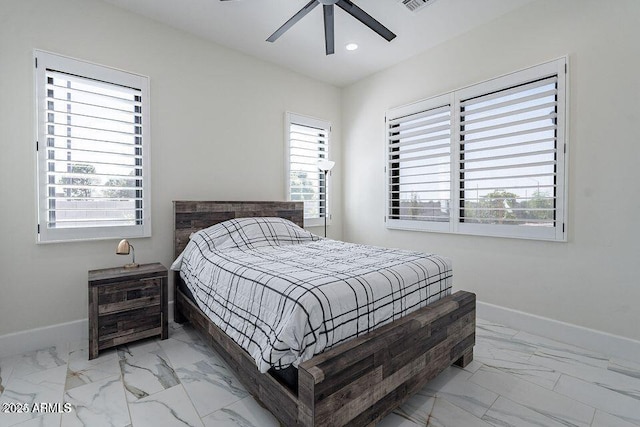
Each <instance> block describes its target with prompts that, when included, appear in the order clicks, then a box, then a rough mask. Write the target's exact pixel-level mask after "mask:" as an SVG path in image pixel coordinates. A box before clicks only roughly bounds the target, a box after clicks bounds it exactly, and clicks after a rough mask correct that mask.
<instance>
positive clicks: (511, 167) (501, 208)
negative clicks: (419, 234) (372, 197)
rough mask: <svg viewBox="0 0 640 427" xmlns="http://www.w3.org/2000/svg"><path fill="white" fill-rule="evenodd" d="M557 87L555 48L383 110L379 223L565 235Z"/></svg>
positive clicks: (562, 100) (562, 71) (561, 79)
mask: <svg viewBox="0 0 640 427" xmlns="http://www.w3.org/2000/svg"><path fill="white" fill-rule="evenodd" d="M566 87H567V86H566V59H565V58H561V59H558V60H556V61H552V62H549V63H545V64H541V65H538V66H535V67H531V68H529V69H526V70H523V71H519V72H516V73H512V74H509V75H506V76H504V77H499V78H496V79H492V80H489V81H486V82H483V83H480V84H477V85H473V86H469V87H466V88H464V89H460V90H458V91H454V92H451V93H450V94H447V95H444V96H440V97H437V98H432V99H429V100H425V101H421V102H418V103H415V104H411V105H407V106H404V107H399V108H397V109H394V110H391V111H390V112H388V117H387V127H388V129H387V132H388V135H387V139H388V143H387V156H388V159H387V177H388V180H389V181H388V187H387V188H388V194H389V196H388V204H387V207H386V208H387V211H388V214H387V218H388V221H387V226H388V227H389V228H404V229H425V230H434V231H444V232H452V233H465V234H479V235H489V236H501V237H520V238H532V239H544V240H559V241H563V240H566V172H565V168H566V142H565V124H566ZM447 96H448V97H449V99H450V100H451V101H450V102H449V104H446V103H445V101H446V97H447ZM389 114H390V116H389ZM439 119H440V121H438V120H439ZM451 123H453V125H452V126H451V132H447V125H450V124H451ZM447 142H449V143H450V144H451V145H450V149H448V148H447ZM447 173H450V177H451V178H452V179H451V181H447V179H446V176H447ZM447 193H448V195H447ZM447 196H448V197H447ZM447 221H448V223H446V222H447ZM426 223H429V224H427V225H425V224H426ZM434 223H437V224H434Z"/></svg>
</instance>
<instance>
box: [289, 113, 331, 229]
mask: <svg viewBox="0 0 640 427" xmlns="http://www.w3.org/2000/svg"><path fill="white" fill-rule="evenodd" d="M286 128H287V165H288V181H287V193H288V198H289V200H292V201H303V202H304V219H305V224H306V225H320V224H321V222H320V221H319V220H320V219H323V218H324V217H325V215H329V203H328V200H327V193H326V186H325V184H326V183H325V176H324V173H323V172H321V171H320V169H318V161H319V160H321V159H329V132H330V129H331V125H330V124H329V123H328V122H325V121H322V120H318V119H313V118H310V117H305V116H301V115H298V114H293V113H287V114H286ZM328 217H330V216H328Z"/></svg>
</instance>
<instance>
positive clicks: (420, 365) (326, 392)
mask: <svg viewBox="0 0 640 427" xmlns="http://www.w3.org/2000/svg"><path fill="white" fill-rule="evenodd" d="M176 276H177V275H176ZM178 280H179V279H178ZM175 304H176V314H177V313H180V316H181V317H183V318H184V319H185V320H188V321H190V322H191V323H192V325H193V326H194V327H195V328H196V329H198V330H200V331H201V332H202V333H203V336H204V337H205V338H206V339H207V341H209V343H210V344H211V345H212V346H213V347H214V349H215V350H216V351H218V353H220V355H221V356H222V357H223V359H224V360H225V361H226V362H227V363H228V364H229V366H230V367H231V369H232V370H233V371H234V372H235V374H236V375H237V377H238V379H239V380H240V381H241V382H242V383H243V385H244V386H245V387H246V388H247V390H249V392H250V393H251V394H252V395H253V396H254V397H255V398H256V399H258V400H259V401H260V402H261V403H262V404H263V405H264V406H265V407H266V408H267V409H268V410H269V411H271V413H273V414H274V415H275V416H276V417H277V418H278V419H279V420H280V422H282V423H283V425H286V426H325V425H327V426H342V425H347V424H348V425H350V426H364V425H370V424H374V423H376V422H378V421H380V420H381V419H382V418H384V416H385V415H387V414H388V413H389V412H391V411H392V410H393V409H395V408H397V407H398V406H399V405H400V404H402V402H404V401H405V400H406V399H407V398H408V397H410V396H411V395H412V394H414V393H415V392H416V391H418V390H420V389H421V388H422V387H423V386H424V385H425V384H426V383H427V382H428V381H429V380H431V379H433V378H434V377H436V376H437V375H438V374H439V373H440V372H442V370H444V369H445V368H447V367H448V366H450V365H452V364H457V365H459V366H462V367H464V366H466V365H467V364H468V363H470V362H471V360H472V359H473V345H474V344H475V323H476V322H475V319H476V317H475V316H476V296H475V294H473V293H470V292H465V291H458V292H456V293H455V294H452V295H449V296H447V297H445V298H443V299H441V300H440V301H437V302H435V303H433V304H430V305H429V306H427V307H424V308H422V309H420V310H418V311H416V312H414V313H411V314H410V315H408V316H406V317H404V318H402V319H400V320H397V321H395V322H393V323H390V324H388V325H385V326H383V327H382V328H379V329H376V330H375V331H373V332H370V333H368V334H366V335H364V336H361V337H357V338H355V339H353V340H351V341H348V342H346V343H344V344H341V345H339V346H337V347H335V348H333V349H330V350H328V351H326V352H324V353H321V354H319V355H316V356H315V357H313V358H312V359H310V360H308V361H306V362H303V363H301V364H300V366H298V392H297V394H296V393H295V392H294V391H292V390H290V389H289V388H287V387H286V386H284V385H283V384H281V383H280V382H278V380H276V379H275V378H274V377H272V376H271V375H269V374H262V373H260V372H259V371H258V370H257V368H256V366H255V362H254V361H253V359H252V358H251V357H250V356H249V354H248V353H247V352H246V351H244V350H243V349H242V348H241V347H239V346H238V345H237V344H236V343H235V342H234V341H233V340H232V339H231V338H229V337H228V336H227V335H226V334H225V333H224V332H223V331H222V330H220V329H219V328H218V327H217V326H216V325H215V324H213V322H211V320H209V319H208V318H207V317H206V316H205V315H204V313H203V312H202V311H201V310H200V309H199V308H198V307H197V306H196V305H195V304H194V303H193V302H192V301H190V300H189V298H187V297H186V296H185V295H184V294H182V292H179V291H178V292H176V302H175Z"/></svg>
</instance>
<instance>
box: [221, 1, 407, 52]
mask: <svg viewBox="0 0 640 427" xmlns="http://www.w3.org/2000/svg"><path fill="white" fill-rule="evenodd" d="M221 1H226V0H221ZM319 4H321V5H322V9H323V15H324V45H325V52H326V54H327V55H331V54H333V53H334V52H335V36H334V26H333V22H334V21H333V17H334V9H333V6H338V7H339V8H340V9H342V10H344V11H345V12H347V13H348V14H349V15H351V16H353V17H354V18H356V19H357V20H358V21H360V22H362V23H363V24H364V25H366V26H367V27H369V28H370V29H371V30H373V31H374V32H375V33H377V34H378V35H379V36H380V37H382V38H384V39H385V40H387V41H389V42H390V41H391V40H393V39H394V38H395V37H396V35H395V34H394V33H392V32H391V31H390V30H389V29H388V28H387V27H385V26H384V25H382V24H381V23H380V22H378V21H376V20H375V19H374V18H373V17H372V16H371V15H369V14H368V13H367V12H365V11H364V10H362V9H360V8H359V7H358V6H356V5H355V4H353V2H351V1H350V0H311V1H309V3H307V4H306V5H305V6H304V7H303V8H302V9H300V10H299V11H298V12H297V13H296V14H295V15H293V16H292V17H291V18H289V20H288V21H287V22H285V23H284V24H283V25H282V26H281V27H280V28H278V29H277V30H276V31H275V32H274V33H273V34H271V35H270V36H269V38H267V41H268V42H271V43H273V42H275V41H276V40H278V38H279V37H280V36H281V35H283V34H284V33H285V32H286V31H287V30H288V29H289V28H291V27H293V25H294V24H295V23H296V22H298V21H299V20H301V19H302V18H303V17H304V16H306V15H307V14H308V13H309V12H311V11H312V10H313V9H314V8H315V7H316V6H318V5H319Z"/></svg>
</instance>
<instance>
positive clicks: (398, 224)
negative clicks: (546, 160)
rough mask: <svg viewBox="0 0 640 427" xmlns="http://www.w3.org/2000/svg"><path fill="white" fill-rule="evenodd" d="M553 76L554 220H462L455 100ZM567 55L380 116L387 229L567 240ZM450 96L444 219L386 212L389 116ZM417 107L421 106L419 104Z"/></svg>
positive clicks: (456, 105)
mask: <svg viewBox="0 0 640 427" xmlns="http://www.w3.org/2000/svg"><path fill="white" fill-rule="evenodd" d="M554 75H555V76H557V120H556V126H557V127H556V145H555V148H556V181H555V184H556V191H555V197H554V201H555V209H556V214H555V225H554V226H551V227H534V226H515V225H505V224H478V223H465V222H461V218H460V210H461V209H462V207H461V200H462V197H461V194H460V172H461V167H460V160H461V159H460V152H461V150H460V146H461V139H460V127H461V121H460V102H461V101H462V100H468V99H471V98H474V97H480V96H482V95H486V94H490V93H493V92H498V91H501V90H505V89H508V88H510V87H514V86H518V85H521V84H525V83H527V82H531V81H535V80H539V79H542V78H545V77H550V76H554ZM568 96H569V94H568V58H567V57H566V56H565V57H561V58H558V59H556V60H553V61H549V62H545V63H542V64H539V65H536V66H533V67H529V68H526V69H524V70H520V71H516V72H513V73H509V74H506V75H503V76H500V77H497V78H493V79H490V80H487V81H484V82H481V83H478V84H474V85H471V86H467V87H464V88H461V89H458V90H454V91H452V92H449V93H446V94H444V95H439V96H435V97H432V98H428V99H425V100H421V101H418V102H414V103H412V104H408V105H404V106H401V107H396V108H393V109H390V110H388V111H387V114H386V117H385V194H386V197H385V222H386V228H388V229H400V230H416V231H431V232H444V233H452V234H465V235H478V236H489V237H507V238H519V239H533V240H546V241H558V242H566V241H567V234H568V227H567V218H568V216H567V210H568V209H567V206H568V191H567V190H568V163H569V162H568V137H567V124H568V105H569V102H568ZM447 98H449V99H450V102H451V104H450V105H451V127H452V132H451V150H450V151H451V161H450V164H451V185H450V189H451V190H450V191H451V209H450V218H449V222H448V223H438V222H432V221H419V220H397V219H391V218H390V192H391V181H390V179H391V173H390V170H389V168H388V163H389V162H388V153H389V150H390V145H389V144H390V138H389V134H388V132H389V120H390V118H394V117H400V116H401V115H403V114H404V115H408V114H415V113H416V112H419V111H425V106H427V107H428V106H430V105H436V104H437V103H438V102H440V104H441V105H442V103H443V102H444V101H445V100H446V99H447ZM421 108H422V109H421Z"/></svg>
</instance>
